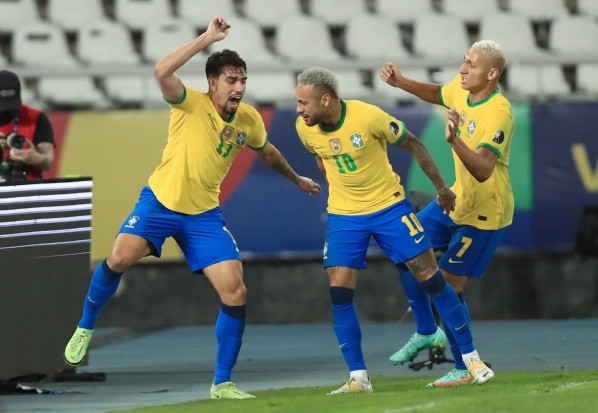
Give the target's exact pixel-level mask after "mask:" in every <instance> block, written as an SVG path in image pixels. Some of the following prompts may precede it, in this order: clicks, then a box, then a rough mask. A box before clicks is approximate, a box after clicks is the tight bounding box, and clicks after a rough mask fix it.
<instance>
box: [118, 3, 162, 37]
mask: <svg viewBox="0 0 598 413" xmlns="http://www.w3.org/2000/svg"><path fill="white" fill-rule="evenodd" d="M114 15H115V17H116V19H117V20H118V21H120V22H122V23H124V24H126V25H127V26H128V27H129V28H130V29H132V30H141V29H142V28H143V27H144V26H145V25H146V24H147V23H148V22H151V21H153V20H157V19H163V18H165V17H171V16H172V10H171V8H170V1H169V0H114Z"/></svg>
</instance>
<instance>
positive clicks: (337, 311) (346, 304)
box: [330, 287, 366, 372]
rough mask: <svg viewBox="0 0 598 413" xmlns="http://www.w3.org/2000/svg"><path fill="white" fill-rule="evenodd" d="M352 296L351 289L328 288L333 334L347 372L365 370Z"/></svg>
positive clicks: (359, 329) (359, 330)
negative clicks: (330, 300)
mask: <svg viewBox="0 0 598 413" xmlns="http://www.w3.org/2000/svg"><path fill="white" fill-rule="evenodd" d="M354 294H355V291H354V290H352V289H351V288H344V287H330V298H331V299H332V321H333V323H334V332H335V334H336V339H337V340H338V344H339V346H340V348H341V352H342V353H343V358H344V359H345V363H346V364H347V367H348V369H349V372H352V371H355V370H365V369H366V368H365V361H364V358H363V352H362V350H361V328H360V327H359V320H358V319H357V314H356V312H355V305H354V304H353V297H354Z"/></svg>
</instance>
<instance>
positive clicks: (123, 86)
mask: <svg viewBox="0 0 598 413" xmlns="http://www.w3.org/2000/svg"><path fill="white" fill-rule="evenodd" d="M103 80H104V90H105V91H106V95H107V96H108V98H109V99H110V100H111V101H112V102H114V104H115V105H117V106H133V105H134V106H142V104H143V103H144V101H145V98H146V95H147V94H146V90H147V89H148V87H149V85H148V84H149V82H151V81H153V82H155V80H154V79H153V78H151V77H148V76H139V75H126V74H125V75H105V76H104V78H103Z"/></svg>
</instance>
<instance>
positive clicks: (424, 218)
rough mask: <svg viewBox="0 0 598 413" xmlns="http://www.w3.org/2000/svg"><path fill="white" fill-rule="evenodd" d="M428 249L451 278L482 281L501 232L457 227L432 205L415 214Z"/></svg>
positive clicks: (435, 205)
mask: <svg viewBox="0 0 598 413" xmlns="http://www.w3.org/2000/svg"><path fill="white" fill-rule="evenodd" d="M417 217H418V218H419V222H421V224H422V225H423V226H424V228H425V229H426V234H428V236H429V237H430V241H431V242H432V246H433V247H434V249H435V250H437V251H443V252H444V254H443V256H442V258H441V259H440V261H439V262H438V266H439V267H440V268H441V269H443V270H445V271H447V272H450V273H451V274H455V275H466V276H470V277H476V278H482V277H483V276H484V271H486V267H488V264H490V260H492V256H493V255H494V252H495V251H496V248H497V247H498V244H499V242H500V239H501V238H502V235H503V232H504V228H501V229H497V230H483V229H478V228H474V227H472V226H469V225H461V226H459V225H457V224H455V222H454V221H453V220H452V219H451V218H450V217H449V216H448V215H445V214H444V212H443V211H442V209H440V207H439V206H438V205H437V204H436V201H432V202H431V203H429V204H428V206H426V207H425V208H424V209H422V210H421V211H420V212H419V213H418V214H417Z"/></svg>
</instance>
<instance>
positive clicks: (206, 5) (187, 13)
mask: <svg viewBox="0 0 598 413" xmlns="http://www.w3.org/2000/svg"><path fill="white" fill-rule="evenodd" d="M177 14H178V16H179V17H183V18H185V19H187V20H189V21H190V22H192V23H193V24H194V25H195V26H197V27H206V26H207V25H208V23H209V22H210V20H211V19H212V17H214V16H220V17H224V19H225V20H227V21H228V20H229V19H230V18H233V17H238V14H237V11H236V9H235V5H234V3H233V0H218V1H215V0H178V12H177Z"/></svg>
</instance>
